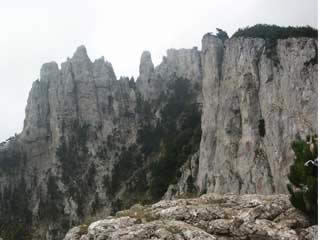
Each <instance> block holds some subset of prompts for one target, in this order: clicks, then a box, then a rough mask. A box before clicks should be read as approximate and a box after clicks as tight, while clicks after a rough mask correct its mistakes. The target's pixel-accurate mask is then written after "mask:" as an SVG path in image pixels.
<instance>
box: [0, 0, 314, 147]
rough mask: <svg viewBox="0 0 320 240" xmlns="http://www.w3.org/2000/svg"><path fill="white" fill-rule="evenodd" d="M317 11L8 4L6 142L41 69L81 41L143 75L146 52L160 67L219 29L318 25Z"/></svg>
mask: <svg viewBox="0 0 320 240" xmlns="http://www.w3.org/2000/svg"><path fill="white" fill-rule="evenodd" d="M4 2H6V3H4ZM317 9H318V6H317V1H316V0H240V1H238V0H219V1H218V0H194V1H191V0H190V1H188V0H181V1H180V0H158V1H153V0H126V1H125V0H100V1H99V0H54V1H52V0H50V1H49V0H28V1H26V0H10V1H6V0H1V1H0V31H1V33H2V34H1V35H2V36H1V37H0V53H1V58H0V71H1V87H0V116H1V117H0V141H2V140H5V139H6V138H8V137H10V136H12V135H14V134H15V133H19V132H21V130H22V127H23V120H24V110H25V107H26V103H27V97H28V93H29V90H30V88H31V85H32V82H33V81H34V80H36V79H38V78H39V72H40V67H41V65H42V64H43V63H45V62H49V61H56V62H58V64H59V65H60V64H61V62H63V61H65V60H66V58H67V57H68V56H69V57H70V56H72V54H73V52H74V51H75V49H76V48H77V46H79V45H81V44H84V45H85V46H86V47H87V51H88V54H89V57H90V58H91V60H94V59H96V58H98V57H100V56H105V59H106V60H108V61H110V62H111V63H112V65H113V67H114V70H115V73H116V75H117V77H118V78H119V77H120V76H134V77H137V75H138V69H139V61H140V55H141V53H142V51H143V50H149V51H150V52H151V55H152V59H153V62H154V63H155V64H156V65H157V64H159V63H160V61H161V59H162V56H164V55H165V54H166V50H167V49H169V48H192V47H193V46H198V47H199V48H201V45H200V43H201V38H202V36H203V35H204V34H205V33H207V32H215V29H216V28H217V27H219V28H222V29H224V30H226V31H227V32H228V33H229V36H230V35H232V33H234V32H235V31H236V30H237V29H238V28H240V27H245V26H248V25H250V26H251V25H254V24H257V23H268V24H277V25H281V26H287V25H292V26H297V25H299V26H301V25H311V26H313V27H317V23H318V20H317Z"/></svg>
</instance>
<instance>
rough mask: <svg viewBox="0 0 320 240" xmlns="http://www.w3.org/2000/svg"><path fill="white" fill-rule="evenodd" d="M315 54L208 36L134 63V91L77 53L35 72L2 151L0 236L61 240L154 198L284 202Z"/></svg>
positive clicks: (300, 45) (104, 65) (302, 131)
mask: <svg viewBox="0 0 320 240" xmlns="http://www.w3.org/2000/svg"><path fill="white" fill-rule="evenodd" d="M316 54H317V41H316V40H314V39H308V38H299V39H287V40H279V41H278V43H277V44H276V47H271V48H270V47H268V46H267V44H266V43H265V41H264V40H261V39H249V38H233V39H230V40H227V41H225V42H224V43H222V41H221V40H220V39H218V38H217V37H215V36H213V35H210V34H207V35H205V36H204V38H203V41H202V50H201V51H199V50H197V49H196V48H193V49H179V50H174V49H171V50H168V52H167V56H166V57H165V58H164V59H163V61H162V63H161V64H160V65H159V66H157V67H154V65H153V63H152V59H151V54H150V53H149V52H144V53H143V54H142V56H141V63H140V69H139V70H140V75H139V77H138V79H137V81H136V82H135V81H134V80H133V79H130V80H129V79H128V78H121V79H119V80H117V78H116V76H115V73H114V71H113V68H112V65H111V64H110V63H109V62H107V61H105V60H104V58H100V59H98V60H96V61H94V62H92V61H91V60H90V59H89V57H88V55H87V52H86V49H85V47H83V46H80V47H79V48H78V49H77V50H76V52H75V54H74V55H73V57H72V58H70V59H67V61H66V62H65V63H63V64H62V65H61V67H60V68H59V66H58V65H57V64H56V63H54V62H51V63H46V64H44V65H43V66H42V68H41V72H40V80H37V81H35V82H34V83H33V86H32V89H31V91H30V94H29V99H28V104H27V107H26V117H25V122H24V128H23V131H22V133H21V134H19V135H17V136H15V137H13V138H11V139H9V140H8V141H7V142H4V143H1V145H0V193H1V195H0V213H1V214H0V215H1V217H0V236H1V237H3V238H6V237H7V236H8V235H6V234H9V233H8V232H11V233H12V232H15V234H18V235H17V236H19V234H21V236H24V239H28V238H29V239H31V236H32V239H44V237H46V239H52V240H56V239H59V240H60V239H62V238H63V236H64V233H65V232H66V231H67V229H69V228H70V227H71V226H74V225H76V224H79V223H81V222H83V221H85V220H86V219H87V218H88V217H89V216H92V215H97V214H98V213H101V212H103V213H104V214H105V215H108V214H112V213H113V212H115V211H116V210H119V209H122V208H125V207H129V206H131V205H132V204H134V203H136V202H143V203H150V202H154V201H156V200H159V199H160V198H162V197H164V198H174V197H175V196H181V195H188V194H190V193H191V194H200V193H204V192H218V193H227V192H232V193H237V194H238V193H240V194H242V193H264V194H269V193H285V192H286V188H285V186H286V179H287V177H286V174H287V172H288V167H289V165H290V164H291V162H292V161H293V155H292V151H291V150H290V142H291V141H292V140H293V139H295V138H296V137H299V136H301V137H303V136H305V135H306V134H308V133H309V132H310V131H312V130H313V131H315V129H317V125H316V124H317V123H316V119H317V64H316V63H314V62H313V61H312V59H314V58H315V57H316V56H317V55H316ZM200 141H201V144H200ZM182 227H183V226H182ZM8 229H9V230H8Z"/></svg>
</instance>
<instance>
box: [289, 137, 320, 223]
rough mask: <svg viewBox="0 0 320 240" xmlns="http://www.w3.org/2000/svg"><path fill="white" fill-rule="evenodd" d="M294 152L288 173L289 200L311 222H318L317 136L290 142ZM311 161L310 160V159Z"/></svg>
mask: <svg viewBox="0 0 320 240" xmlns="http://www.w3.org/2000/svg"><path fill="white" fill-rule="evenodd" d="M292 149H293V151H294V153H295V160H294V164H293V165H292V166H291V167H290V173H289V175H288V178H289V181H290V183H291V184H288V190H289V192H290V195H291V196H290V201H291V203H292V205H293V206H294V207H296V208H297V209H300V210H301V211H303V212H304V213H305V214H306V215H307V216H308V217H309V219H310V221H311V222H312V223H313V224H317V222H318V167H317V160H318V140H317V136H316V135H314V136H312V137H310V136H309V137H308V138H307V141H303V140H297V141H294V142H293V143H292ZM310 160H311V161H313V162H311V161H310Z"/></svg>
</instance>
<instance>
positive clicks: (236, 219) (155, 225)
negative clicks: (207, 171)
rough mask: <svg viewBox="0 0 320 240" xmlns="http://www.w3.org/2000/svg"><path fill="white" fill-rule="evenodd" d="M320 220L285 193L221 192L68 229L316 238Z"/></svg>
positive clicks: (107, 234)
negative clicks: (311, 220) (307, 214)
mask: <svg viewBox="0 0 320 240" xmlns="http://www.w3.org/2000/svg"><path fill="white" fill-rule="evenodd" d="M317 234H318V226H317V225H314V226H311V224H310V223H309V221H308V220H307V218H306V217H305V216H304V215H303V214H302V213H301V212H299V210H296V209H294V208H293V207H292V205H291V203H290V201H289V198H288V196H286V195H257V194H252V195H233V194H226V195H219V194H214V193H211V194H205V195H202V196H201V197H199V198H193V199H178V200H163V201H160V202H158V203H156V204H153V205H149V206H141V205H134V206H133V207H131V208H130V209H129V210H124V211H120V212H118V213H117V214H116V216H110V217H107V218H105V219H102V220H99V221H96V222H92V223H91V224H89V225H85V224H84V225H80V226H77V227H74V228H72V229H70V230H69V232H68V233H67V235H66V236H65V238H64V240H109V239H110V240H111V239H112V240H116V239H117V240H118V239H119V240H131V239H132V240H133V239H154V240H155V239H167V240H180V239H181V240H191V239H193V240H209V239H210V240H211V239H212V240H214V239H216V240H231V239H232V240H238V239H239V240H240V239H245V240H251V239H252V240H258V239H259V240H260V239H262V240H269V239H270V240H276V239H277V240H307V239H308V240H309V239H310V240H311V239H317Z"/></svg>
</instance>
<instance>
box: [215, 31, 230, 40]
mask: <svg viewBox="0 0 320 240" xmlns="http://www.w3.org/2000/svg"><path fill="white" fill-rule="evenodd" d="M216 35H217V37H218V38H220V39H221V40H222V42H224V41H225V40H227V39H229V36H228V33H227V32H226V31H223V30H222V29H221V28H217V34H216Z"/></svg>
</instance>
